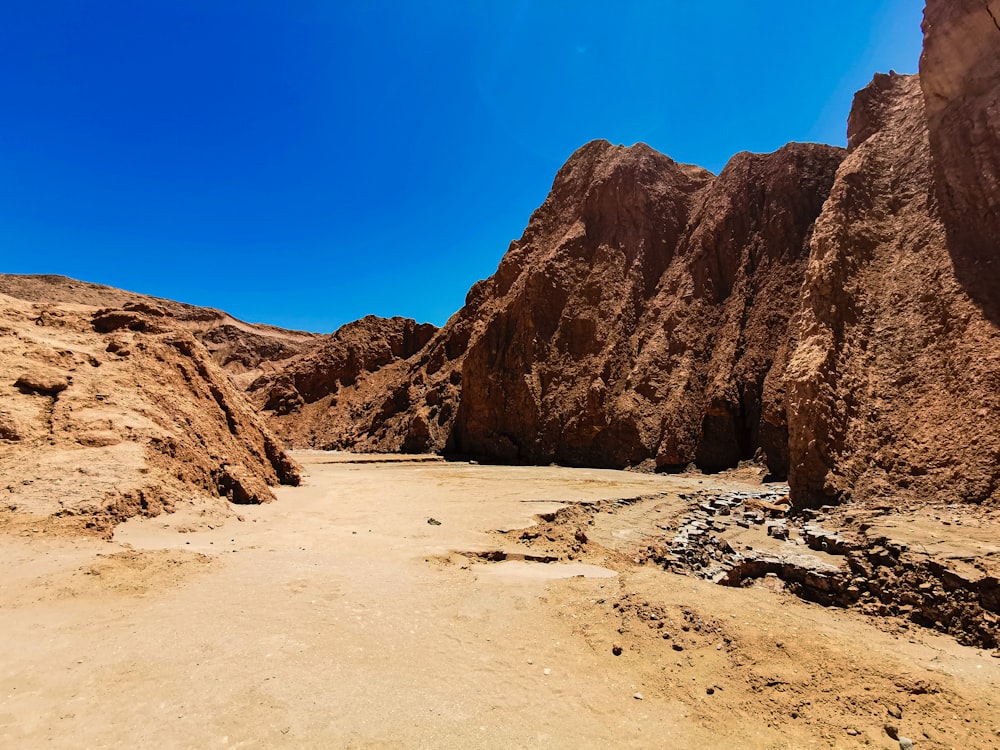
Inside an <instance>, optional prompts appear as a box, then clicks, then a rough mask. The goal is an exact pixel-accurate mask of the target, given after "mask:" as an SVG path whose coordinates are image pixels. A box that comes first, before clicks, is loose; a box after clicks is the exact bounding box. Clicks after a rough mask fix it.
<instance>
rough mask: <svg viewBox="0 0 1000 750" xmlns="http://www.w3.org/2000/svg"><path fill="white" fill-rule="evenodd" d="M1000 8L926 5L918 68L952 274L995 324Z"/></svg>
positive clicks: (999, 311)
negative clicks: (921, 53) (922, 47)
mask: <svg viewBox="0 0 1000 750" xmlns="http://www.w3.org/2000/svg"><path fill="white" fill-rule="evenodd" d="M998 50H1000V0H930V1H929V2H928V3H927V8H926V11H925V14H924V52H923V55H922V57H921V60H920V80H921V85H922V87H923V93H924V102H925V105H926V111H927V123H928V129H929V135H930V146H931V154H932V157H933V158H932V167H933V172H934V176H935V177H936V179H937V185H936V195H937V198H938V202H939V205H940V210H941V218H942V220H943V222H944V225H945V229H946V231H947V233H948V246H949V252H950V255H951V258H952V263H953V265H954V266H955V272H956V275H957V277H958V279H959V281H960V282H961V283H962V285H963V287H964V288H965V289H966V290H967V291H968V292H969V294H970V296H972V298H973V299H974V300H975V301H976V303H977V304H979V305H980V306H981V307H983V309H984V310H985V311H986V313H987V314H988V315H989V316H990V318H991V319H992V320H993V322H994V323H998V322H1000V294H998V292H997V290H998V289H1000V86H998V82H1000V54H998Z"/></svg>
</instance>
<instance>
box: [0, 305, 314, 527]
mask: <svg viewBox="0 0 1000 750" xmlns="http://www.w3.org/2000/svg"><path fill="white" fill-rule="evenodd" d="M105 301H106V300H104V299H102V303H103V302H105ZM0 391H2V398H0V476H2V477H3V482H2V483H0V485H2V486H0V525H10V524H15V525H16V524H22V525H23V524H28V525H30V526H32V527H35V526H39V527H46V528H52V527H63V528H68V529H72V530H81V529H91V530H93V531H95V532H98V533H106V532H108V531H109V530H110V529H111V528H112V527H113V526H114V524H116V523H117V522H119V521H122V520H124V519H126V518H129V517H131V516H134V515H157V514H159V513H161V512H163V511H170V510H174V509H176V508H179V507H181V506H189V507H191V508H194V509H195V510H196V511H200V512H205V513H209V514H219V513H226V512H228V511H226V504H225V502H223V500H229V501H232V502H234V503H259V502H266V501H269V500H271V499H272V498H273V495H272V493H271V490H270V489H269V485H275V484H278V483H284V484H297V483H298V471H297V468H296V466H295V464H294V463H293V462H292V461H291V459H289V457H288V456H287V455H286V454H285V452H284V450H283V448H282V447H281V446H280V445H279V444H278V443H277V441H276V440H275V439H274V438H273V437H272V436H271V434H270V433H269V432H268V430H267V428H266V427H265V425H264V424H263V423H262V422H261V421H260V420H259V418H258V417H257V415H256V414H255V413H254V412H253V410H252V409H251V408H250V406H249V404H248V403H247V401H246V398H245V397H244V396H243V394H242V393H240V392H239V391H238V390H237V389H235V388H234V386H233V385H232V383H231V382H230V380H229V378H228V377H227V376H226V374H225V373H224V371H223V370H222V369H221V368H219V366H218V365H217V364H216V363H215V362H214V361H213V360H212V358H211V356H210V355H209V352H208V351H207V349H205V347H204V346H202V344H201V343H199V342H198V341H197V339H196V338H195V337H194V336H193V335H192V333H191V331H189V330H188V329H187V327H185V326H184V325H180V324H178V322H177V320H176V319H175V318H174V317H172V316H170V315H168V314H166V313H165V312H164V310H162V309H157V308H153V307H149V306H145V307H144V305H142V304H138V303H134V302H126V308H97V307H92V306H88V305H82V304H70V303H62V304H61V303H56V302H29V301H26V300H23V299H16V298H14V297H10V296H7V295H3V294H0Z"/></svg>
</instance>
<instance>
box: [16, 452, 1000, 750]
mask: <svg viewBox="0 0 1000 750" xmlns="http://www.w3.org/2000/svg"><path fill="white" fill-rule="evenodd" d="M296 458H297V459H298V460H299V461H300V462H301V463H302V464H303V465H304V467H305V469H306V471H307V480H306V483H305V486H303V487H301V488H294V489H292V488H288V489H282V490H279V500H278V502H276V503H272V504H270V505H265V506H259V507H247V508H242V507H241V508H239V509H238V512H239V514H240V516H239V517H237V516H236V514H235V512H234V515H233V516H232V517H231V518H229V519H224V520H220V519H219V518H218V517H196V516H192V515H190V514H185V513H184V512H181V513H178V514H175V515H172V516H161V517H159V518H156V519H152V520H145V521H130V522H129V523H127V524H125V525H123V526H121V527H119V529H118V532H117V533H116V535H115V538H114V540H113V541H112V542H101V541H96V540H91V539H81V538H73V537H71V538H57V537H53V536H51V535H44V534H41V533H31V532H30V530H28V531H23V532H21V531H19V532H18V534H8V535H6V536H4V537H2V538H0V565H2V567H3V570H4V579H3V581H4V582H3V586H2V588H0V633H3V636H4V637H3V638H2V639H0V746H3V747H40V746H46V747H74V748H75V747H146V746H154V745H155V746H157V747H164V748H175V747H176V748H188V747H190V748H208V747H220V748H224V747H230V748H233V747H289V748H292V747H296V748H298V747H354V748H373V747H427V748H432V747H433V748H439V747H462V748H469V747H490V748H493V747H539V748H541V747H547V748H548V747H555V748H560V747H566V748H570V747H573V748H580V747H612V746H613V747H636V748H645V747H677V748H719V747H740V748H772V747H773V748H779V747H795V748H799V747H817V748H828V747H845V748H847V747H863V746H869V747H876V748H882V747H884V748H893V747H898V743H897V742H896V741H894V740H892V739H890V737H889V736H888V734H887V733H886V729H885V725H886V724H890V725H893V727H897V728H898V729H899V732H900V734H902V735H904V736H908V737H910V738H912V739H913V740H914V743H915V747H917V748H945V747H962V748H979V747H982V748H986V747H997V746H1000V735H998V734H997V733H996V728H998V727H1000V709H998V707H997V700H998V699H997V698H996V697H995V696H996V695H997V694H998V693H997V687H998V686H1000V660H998V659H993V658H990V656H989V654H988V653H987V652H984V651H981V650H978V649H974V648H968V647H963V646H959V645H957V644H956V643H955V642H954V641H953V640H951V639H950V638H947V637H944V636H940V635H936V634H933V633H930V632H928V631H924V630H920V629H917V628H912V627H911V628H907V627H906V626H905V625H903V624H901V623H892V622H890V623H888V624H887V623H881V625H880V626H879V627H876V623H875V621H872V620H869V619H866V618H863V617H861V616H859V615H856V614H852V613H850V612H845V611H840V610H835V609H825V608H822V607H819V606H818V605H813V604H808V603H804V602H801V601H799V600H798V599H795V598H793V597H791V596H790V595H788V594H784V593H780V592H779V593H776V592H774V591H770V590H768V589H767V588H766V587H764V586H758V587H754V588H748V589H733V588H724V587H720V586H714V585H712V584H710V583H707V582H704V581H698V580H695V579H692V578H688V577H685V576H680V575H674V574H670V573H665V572H663V571H661V570H658V569H656V568H653V567H646V566H636V565H635V564H633V563H631V562H630V558H629V557H628V554H627V547H628V544H631V543H634V542H635V541H636V536H637V535H638V536H639V537H641V533H640V532H638V531H636V530H635V529H630V528H626V526H627V525H628V524H633V523H634V522H635V518H636V517H637V514H638V513H639V511H638V510H637V511H636V512H633V513H630V514H623V515H622V516H621V518H620V519H619V520H617V521H616V520H615V519H614V518H611V517H608V516H602V517H600V518H597V519H595V523H594V524H593V525H592V528H593V531H592V532H591V533H592V535H593V536H594V539H593V540H588V541H587V542H586V543H581V544H579V545H576V546H578V547H579V549H577V550H576V551H574V552H571V553H570V554H572V556H573V559H572V560H570V559H569V557H568V555H567V556H564V557H562V559H560V560H558V561H555V562H549V563H547V564H546V563H543V562H535V561H533V560H532V558H538V557H539V556H538V555H537V554H536V552H535V551H534V548H529V547H521V546H519V545H518V544H516V542H515V541H512V540H513V539H514V537H513V536H512V535H509V534H508V535H504V534H500V533H497V532H498V530H507V529H512V528H520V527H524V526H529V525H531V524H532V522H533V521H532V519H533V517H534V516H535V515H536V514H544V513H552V512H553V511H555V510H556V509H557V508H559V507H560V504H563V503H578V502H591V501H595V500H602V499H611V498H632V497H638V496H643V497H646V498H652V499H647V500H644V501H642V502H643V503H646V504H647V506H648V507H646V510H645V511H643V512H644V513H646V514H647V515H649V514H652V513H655V512H656V511H657V508H656V507H654V506H656V505H663V506H664V509H665V510H666V507H667V506H672V505H674V504H677V503H681V502H682V501H681V500H679V499H677V495H678V494H679V493H684V492H688V491H690V490H691V489H694V488H697V487H698V486H699V482H704V481H707V480H702V479H698V478H696V477H690V478H687V477H663V476H649V475H640V474H629V473H623V472H611V471H598V470H571V469H562V468H527V467H525V468H519V467H486V466H474V465H468V464H446V463H439V462H423V463H410V462H394V463H382V462H369V463H346V462H344V461H343V457H338V456H331V455H329V454H322V453H311V452H303V453H299V454H297V456H296ZM716 484H717V483H716ZM633 507H635V508H638V509H640V510H641V507H642V506H641V504H640V505H637V506H633ZM240 518H242V520H240ZM616 524H618V525H619V526H620V528H616ZM569 531H570V533H571V534H572V533H573V530H569ZM616 539H617V540H621V545H617V548H616V543H615V541H614V540H616ZM459 553H462V554H459ZM616 652H620V653H617V654H616ZM894 714H898V716H900V717H901V718H897V717H896V716H894ZM893 727H890V729H892V728H893Z"/></svg>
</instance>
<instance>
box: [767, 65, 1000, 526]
mask: <svg viewBox="0 0 1000 750" xmlns="http://www.w3.org/2000/svg"><path fill="white" fill-rule="evenodd" d="M998 90H1000V89H998ZM849 143H850V150H851V153H850V155H849V156H848V157H847V159H846V160H845V161H844V163H843V164H842V165H841V167H840V169H839V171H838V173H837V179H836V182H835V184H834V187H833V190H832V191H831V194H830V197H829V199H828V201H827V203H826V206H825V207H824V210H823V213H822V215H821V216H820V218H819V220H818V221H817V223H816V228H815V231H814V235H813V239H812V252H811V257H810V261H809V268H808V272H807V274H806V282H805V285H804V287H803V291H802V312H801V317H800V325H799V343H798V346H797V348H796V349H795V352H794V354H793V356H792V359H791V362H790V364H789V367H788V375H787V378H786V380H787V387H788V392H789V397H788V415H789V422H790V441H789V447H790V453H791V473H790V482H791V486H792V493H793V495H792V497H793V501H794V502H795V503H796V504H797V505H800V506H801V505H819V504H822V503H825V502H829V501H831V500H840V499H845V498H847V497H851V498H853V499H855V500H871V499H878V498H880V497H887V498H890V499H891V500H892V502H894V503H902V502H905V501H906V499H910V500H911V501H914V502H917V501H920V500H921V499H923V498H927V497H935V498H938V499H952V500H963V501H970V502H985V501H993V502H996V501H998V500H1000V491H998V488H1000V468H998V467H1000V462H998V458H1000V455H998V453H997V451H998V446H1000V332H998V330H997V327H996V326H995V325H994V324H993V323H992V322H991V320H990V317H989V314H988V313H987V312H986V311H984V309H983V308H982V307H981V306H980V305H979V304H978V303H977V299H976V295H975V294H974V293H971V292H970V290H969V288H967V286H966V285H965V284H964V283H963V280H962V279H961V278H960V274H957V273H956V268H957V266H958V265H959V264H957V263H954V262H953V261H954V258H955V257H959V258H961V257H964V255H963V252H964V251H963V249H962V248H960V247H955V246H954V245H952V244H951V240H950V237H949V233H948V231H947V229H946V225H945V223H944V222H943V220H942V214H941V212H940V210H939V205H938V202H937V187H938V186H937V185H936V183H935V179H934V176H935V170H934V169H933V168H932V159H931V144H930V139H929V135H928V128H927V119H926V117H925V112H924V95H923V92H922V90H921V86H920V81H919V80H918V79H917V77H915V76H899V75H878V76H876V77H875V79H874V80H873V82H872V83H871V85H870V86H868V87H867V88H866V89H864V90H863V91H861V92H859V94H858V96H857V97H856V100H855V106H854V111H853V112H852V115H851V120H850V133H849Z"/></svg>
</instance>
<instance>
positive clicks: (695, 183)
mask: <svg viewBox="0 0 1000 750" xmlns="http://www.w3.org/2000/svg"><path fill="white" fill-rule="evenodd" d="M710 180H711V175H710V174H709V173H707V172H705V171H704V170H700V169H697V168H693V167H687V166H682V165H679V164H676V163H675V162H673V161H672V160H671V159H669V158H668V157H666V156H663V155H662V154H659V153H657V152H655V151H653V150H652V149H650V148H648V147H646V146H644V145H638V146H634V147H632V148H631V149H626V148H622V147H615V146H612V145H611V144H609V143H607V142H594V143H591V144H588V145H587V146H585V147H583V148H582V149H580V150H579V151H578V152H577V153H576V154H574V155H573V157H571V158H570V160H569V161H568V162H567V164H566V165H565V166H564V167H563V168H562V169H561V170H560V171H559V173H558V174H557V176H556V179H555V182H554V184H553V186H552V191H551V193H550V195H549V197H548V198H547V199H546V201H545V203H544V204H542V206H541V207H540V208H539V209H538V210H537V211H536V212H535V214H534V215H533V216H532V218H531V221H530V223H529V225H528V228H527V229H526V230H525V233H524V235H523V236H522V237H521V239H520V240H518V241H516V242H514V243H513V244H512V245H511V248H510V249H509V250H508V251H507V254H506V255H505V256H504V258H503V260H502V261H501V263H500V267H499V268H498V269H497V273H496V275H495V276H493V277H492V278H491V279H489V280H488V281H487V282H486V284H485V285H484V287H483V288H482V289H481V290H480V292H479V293H480V294H482V295H483V296H484V297H485V299H484V301H483V303H482V304H481V305H480V312H479V314H478V316H477V317H480V318H481V319H483V320H484V321H485V323H486V324H485V326H484V327H483V330H482V331H481V333H480V334H479V335H478V336H476V337H475V339H474V340H473V341H472V342H471V343H470V345H469V348H468V352H467V354H466V355H465V357H464V360H463V362H462V368H461V372H462V392H461V401H460V404H459V408H458V413H457V415H456V420H455V424H454V428H453V436H452V445H451V447H452V448H453V449H454V450H456V451H458V452H461V453H464V454H471V455H480V456H486V457H489V458H494V459H500V460H512V461H525V462H531V463H545V462H549V461H558V462H560V463H566V464H571V465H573V464H590V465H598V466H614V465H619V466H621V465H626V464H628V463H636V462H638V461H639V460H642V459H643V458H646V456H645V455H643V454H644V453H646V452H648V451H644V450H643V446H641V445H639V444H638V441H637V440H636V438H637V437H638V436H637V435H635V434H632V435H629V434H626V433H627V432H628V431H629V430H632V431H633V432H634V427H633V426H631V425H628V424H625V423H623V424H620V425H619V424H616V423H615V417H614V415H612V414H609V405H611V404H613V401H614V396H615V394H614V389H615V388H616V387H617V385H618V384H619V383H621V382H623V381H624V380H625V378H626V377H627V375H628V372H629V371H630V369H631V366H632V360H633V359H634V346H635V344H634V342H633V341H631V336H632V334H633V333H635V330H636V326H637V325H638V322H639V319H640V318H641V316H642V313H643V310H644V307H645V303H646V301H647V300H648V298H649V296H650V295H651V294H652V293H653V291H654V290H655V287H656V284H657V282H658V281H659V278H660V276H661V275H662V273H663V271H664V270H665V269H666V268H667V267H668V266H669V265H670V263H671V261H672V260H673V258H674V254H675V251H676V249H677V246H678V241H679V239H680V237H681V234H682V233H683V232H684V228H685V226H686V225H687V220H688V215H689V213H690V210H691V205H692V203H693V201H694V198H695V195H696V194H697V192H698V191H699V190H700V189H701V188H703V187H704V186H705V185H706V184H707V183H708V182H709V181H710ZM609 388H610V389H611V392H610V394H609ZM615 433H620V434H615Z"/></svg>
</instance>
